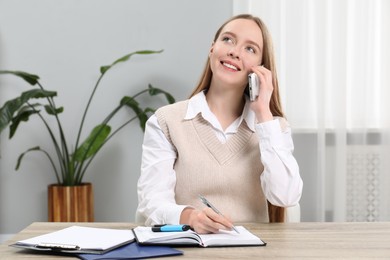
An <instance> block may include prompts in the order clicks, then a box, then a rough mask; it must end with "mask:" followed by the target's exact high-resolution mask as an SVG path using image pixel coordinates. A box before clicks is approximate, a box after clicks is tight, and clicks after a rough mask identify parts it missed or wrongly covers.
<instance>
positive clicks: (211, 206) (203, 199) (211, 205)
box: [199, 195, 240, 234]
mask: <svg viewBox="0 0 390 260" xmlns="http://www.w3.org/2000/svg"><path fill="white" fill-rule="evenodd" d="M199 198H200V200H201V201H202V203H203V204H204V205H206V206H207V207H209V208H211V209H212V210H214V212H215V213H217V214H219V215H221V216H223V215H222V213H221V212H220V211H219V210H218V209H217V208H216V207H214V206H213V204H211V203H210V202H209V201H208V200H207V199H206V198H205V197H203V196H202V195H199ZM232 228H233V229H234V231H236V232H237V233H238V234H240V232H238V230H237V228H236V227H235V226H232Z"/></svg>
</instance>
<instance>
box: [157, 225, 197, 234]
mask: <svg viewBox="0 0 390 260" xmlns="http://www.w3.org/2000/svg"><path fill="white" fill-rule="evenodd" d="M190 228H191V227H190V226H189V225H156V226H153V227H152V231H153V232H181V231H187V230H189V229H190Z"/></svg>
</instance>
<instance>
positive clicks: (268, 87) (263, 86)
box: [251, 66, 274, 123]
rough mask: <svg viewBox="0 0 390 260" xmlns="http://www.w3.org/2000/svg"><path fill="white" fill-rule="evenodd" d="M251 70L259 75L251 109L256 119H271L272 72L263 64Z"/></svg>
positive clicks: (261, 120) (260, 120)
mask: <svg viewBox="0 0 390 260" xmlns="http://www.w3.org/2000/svg"><path fill="white" fill-rule="evenodd" d="M252 71H253V72H254V73H256V75H257V76H258V77H259V82H260V90H259V96H258V97H257V98H256V100H255V101H253V102H252V103H251V109H252V110H253V111H254V112H255V113H256V117H257V120H258V121H259V122H260V123H261V122H265V121H270V120H273V116H272V113H271V110H270V106H269V105H270V100H271V96H272V92H273V91H274V86H273V84H272V72H271V71H270V70H268V69H267V68H265V67H263V66H256V67H253V68H252Z"/></svg>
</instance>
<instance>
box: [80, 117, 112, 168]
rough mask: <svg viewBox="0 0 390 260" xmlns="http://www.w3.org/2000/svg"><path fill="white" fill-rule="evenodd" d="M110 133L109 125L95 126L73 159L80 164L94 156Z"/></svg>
mask: <svg viewBox="0 0 390 260" xmlns="http://www.w3.org/2000/svg"><path fill="white" fill-rule="evenodd" d="M110 132H111V127H110V126H109V125H105V124H101V125H97V126H95V128H94V129H93V130H92V132H91V133H90V134H89V136H88V137H87V139H86V140H85V141H84V142H83V143H82V144H81V145H80V147H79V148H78V149H77V150H76V152H75V153H74V155H73V159H74V160H75V161H78V162H82V161H83V160H86V159H88V158H90V157H91V156H93V155H95V154H96V153H97V151H99V149H100V147H101V146H102V145H103V143H104V141H105V140H106V138H107V137H108V135H109V134H110Z"/></svg>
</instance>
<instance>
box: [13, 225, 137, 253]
mask: <svg viewBox="0 0 390 260" xmlns="http://www.w3.org/2000/svg"><path fill="white" fill-rule="evenodd" d="M134 240H135V239H134V234H133V232H132V230H131V229H128V230H125V229H107V228H93V227H82V226H71V227H68V228H65V229H61V230H59V231H55V232H51V233H48V234H45V235H41V236H36V237H33V238H29V239H25V240H20V241H17V242H16V243H14V244H11V245H10V246H12V247H16V248H22V249H29V250H35V251H41V252H47V253H50V252H52V253H67V254H80V253H87V254H104V253H107V252H109V251H111V250H113V249H115V248H117V247H120V246H123V245H126V244H129V243H131V242H133V241H134Z"/></svg>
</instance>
